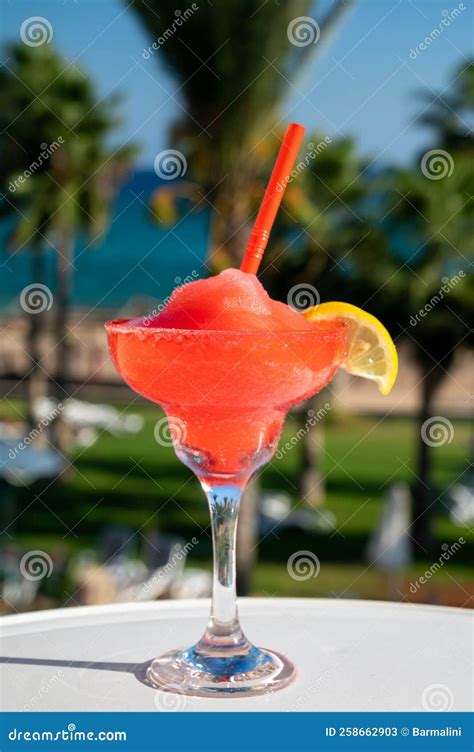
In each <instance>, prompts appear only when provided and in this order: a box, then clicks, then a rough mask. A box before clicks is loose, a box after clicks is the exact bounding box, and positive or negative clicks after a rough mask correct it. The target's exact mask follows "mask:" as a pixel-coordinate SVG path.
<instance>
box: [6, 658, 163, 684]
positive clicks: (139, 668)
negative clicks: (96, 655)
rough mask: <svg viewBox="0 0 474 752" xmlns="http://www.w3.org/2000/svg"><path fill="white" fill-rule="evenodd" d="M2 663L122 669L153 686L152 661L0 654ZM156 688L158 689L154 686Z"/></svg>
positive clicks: (98, 669) (110, 669)
mask: <svg viewBox="0 0 474 752" xmlns="http://www.w3.org/2000/svg"><path fill="white" fill-rule="evenodd" d="M1 663H10V664H11V663H14V664H16V665H27V666H54V667H57V668H83V669H95V670H96V671H121V672H123V673H126V674H132V675H133V676H134V677H135V678H136V679H137V680H138V681H139V682H140V683H141V684H145V685H146V686H147V687H152V685H151V684H150V682H149V681H148V679H147V676H146V672H147V668H148V666H149V665H150V663H151V661H145V662H144V663H120V662H116V663H113V662H111V661H65V660H58V659H56V658H19V657H16V656H0V664H1ZM154 689H156V688H155V687H154Z"/></svg>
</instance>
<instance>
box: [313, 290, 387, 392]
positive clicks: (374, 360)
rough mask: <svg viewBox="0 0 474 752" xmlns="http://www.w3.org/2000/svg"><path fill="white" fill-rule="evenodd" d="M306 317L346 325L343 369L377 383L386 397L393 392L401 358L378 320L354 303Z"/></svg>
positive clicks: (320, 309)
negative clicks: (340, 322)
mask: <svg viewBox="0 0 474 752" xmlns="http://www.w3.org/2000/svg"><path fill="white" fill-rule="evenodd" d="M302 314H303V316H304V317H305V318H307V319H309V321H334V320H335V319H337V320H339V321H343V322H344V323H345V325H346V327H347V347H346V355H345V358H344V362H343V363H342V364H341V367H342V368H344V370H346V371H347V373H351V374H353V375H354V376H362V378H364V379H372V380H373V381H376V382H377V384H378V387H379V389H380V391H381V392H382V394H384V395H385V394H388V393H389V392H390V390H391V388H392V386H393V384H394V382H395V379H396V378H397V372H398V356H397V351H396V349H395V345H394V344H393V341H392V338H391V336H390V334H389V333H388V332H387V330H386V329H385V327H384V325H383V324H381V323H380V321H379V320H378V319H376V318H375V316H372V315H371V314H370V313H367V312H366V311H363V310H362V308H357V306H353V305H351V304H350V303H320V305H317V306H312V307H311V308H307V309H306V310H305V311H302Z"/></svg>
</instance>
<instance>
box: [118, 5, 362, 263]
mask: <svg viewBox="0 0 474 752" xmlns="http://www.w3.org/2000/svg"><path fill="white" fill-rule="evenodd" d="M351 3H352V0H349V2H347V0H346V1H345V2H343V1H342V0H340V1H339V0H338V2H335V3H333V4H332V7H331V10H330V11H328V13H327V15H325V16H324V17H323V18H321V12H320V11H318V12H317V8H315V7H314V6H315V3H313V2H311V0H281V1H280V2H275V0H270V2H268V3H261V2H259V0H246V1H245V2H244V3H242V2H241V1H240V0H229V1H228V2H226V3H225V7H224V6H223V5H222V4H221V5H219V4H217V3H210V4H207V5H206V4H202V5H199V8H198V9H197V10H196V11H195V12H194V13H192V15H190V16H189V17H188V18H187V19H186V20H183V22H182V23H181V24H180V26H179V27H176V23H177V19H179V14H180V11H178V10H177V8H176V6H177V4H176V2H175V0H164V1H163V0H151V2H142V0H133V3H132V8H133V10H134V11H135V12H136V14H137V15H138V17H139V18H140V20H141V21H142V23H143V24H144V26H145V27H146V29H147V31H148V32H149V33H150V35H151V37H152V38H153V39H154V40H159V41H160V42H162V44H160V45H159V50H157V51H155V52H154V53H153V54H154V55H155V56H156V57H158V58H160V59H161V60H163V59H164V60H165V61H166V63H167V65H168V66H169V68H170V70H171V72H172V75H173V76H174V78H175V79H176V81H177V84H178V89H177V90H178V92H179V98H180V100H181V102H182V109H183V115H182V116H180V117H179V118H178V120H177V121H176V123H175V124H174V126H173V129H172V141H173V145H174V146H176V147H177V148H179V149H181V151H182V152H183V153H184V155H185V156H186V159H187V164H188V176H189V177H190V179H191V180H192V181H193V182H194V185H195V187H196V194H197V195H198V197H199V200H200V201H201V202H202V201H204V202H206V201H209V202H210V203H211V204H212V205H213V207H214V210H215V211H214V212H213V213H212V220H211V221H212V228H211V235H210V247H209V258H210V265H211V267H213V268H214V269H221V268H223V267H225V266H228V265H229V264H234V265H235V264H236V263H239V262H240V260H241V258H242V253H243V249H244V247H245V243H246V239H247V237H248V234H249V232H250V226H251V219H252V214H253V209H254V195H255V191H256V190H257V191H258V192H259V195H260V196H261V193H262V191H263V188H264V182H263V179H264V176H263V172H262V168H263V167H265V166H266V163H267V160H268V156H269V143H268V140H267V142H266V143H265V140H264V141H263V142H262V139H263V138H264V136H266V135H267V134H268V133H270V132H271V131H272V130H274V128H275V125H276V124H278V122H279V109H280V106H281V102H282V99H283V97H284V96H285V95H286V94H287V93H288V92H289V91H290V82H292V81H294V79H295V76H296V75H297V73H299V72H300V71H301V70H302V69H303V67H304V65H305V64H306V63H307V61H308V60H309V58H310V56H311V55H313V54H317V53H318V52H319V51H320V49H321V46H322V44H323V43H324V41H325V40H326V39H327V37H328V36H329V34H330V32H331V30H332V29H333V28H334V26H335V24H336V22H337V21H339V19H340V18H341V16H342V15H343V14H344V13H345V12H346V11H347V9H348V8H349V6H350V5H351ZM311 9H313V16H314V20H312V19H311V18H310V20H309V21H306V22H304V21H303V20H302V21H300V22H299V26H298V24H297V23H295V22H298V19H299V18H300V17H308V13H310V11H311ZM292 23H293V26H292V25H291V24H292ZM298 34H301V35H305V34H306V35H307V36H303V37H301V39H303V41H305V40H306V41H308V42H309V43H308V44H304V45H302V46H297V45H295V44H292V42H291V39H293V40H294V39H295V38H296V41H299V39H300V38H299V37H298ZM295 35H296V36H295ZM316 40H318V41H316ZM312 42H314V43H312ZM147 65H150V62H149V61H147ZM270 154H272V155H274V154H275V144H274V143H273V144H270ZM203 196H205V197H206V199H205V200H204V199H203Z"/></svg>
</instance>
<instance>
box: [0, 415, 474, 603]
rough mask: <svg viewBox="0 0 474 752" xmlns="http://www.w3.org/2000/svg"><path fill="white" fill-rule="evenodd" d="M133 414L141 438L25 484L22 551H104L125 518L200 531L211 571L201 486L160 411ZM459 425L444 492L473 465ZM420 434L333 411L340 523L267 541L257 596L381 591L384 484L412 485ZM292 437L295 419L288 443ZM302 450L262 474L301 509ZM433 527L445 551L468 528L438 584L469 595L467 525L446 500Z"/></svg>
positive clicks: (439, 451) (330, 463) (437, 457)
mask: <svg viewBox="0 0 474 752" xmlns="http://www.w3.org/2000/svg"><path fill="white" fill-rule="evenodd" d="M7 410H8V411H9V416H8V417H12V411H11V408H10V407H8V406H7V407H6V408H4V410H3V413H2V415H0V417H5V416H6V411H7ZM133 411H134V412H136V411H140V412H141V413H142V414H143V415H144V416H145V421H146V422H145V427H144V428H143V430H142V431H141V432H140V433H139V434H138V435H135V436H132V437H130V436H128V437H123V438H117V437H113V436H110V435H108V434H104V435H102V436H101V437H100V438H99V440H98V441H97V442H96V443H95V444H94V445H93V446H91V447H89V448H87V449H80V450H79V451H78V452H77V453H76V455H77V456H76V460H75V468H76V472H75V473H71V474H70V476H69V477H67V478H66V479H65V480H64V479H62V480H59V481H56V482H54V483H52V484H50V483H46V482H45V483H37V484H36V485H35V487H34V488H30V489H18V490H17V492H16V495H17V501H16V503H17V511H18V513H20V512H21V514H19V517H18V520H17V522H16V524H15V527H14V536H15V540H16V541H17V542H18V543H19V544H20V545H21V546H24V547H25V548H40V549H43V550H45V551H54V550H55V549H57V548H64V547H67V548H68V549H69V550H70V551H77V550H80V549H82V548H84V547H96V546H97V542H98V540H99V539H100V535H101V532H102V530H103V528H104V526H106V525H109V524H111V523H124V524H126V525H129V526H131V527H132V528H133V530H136V531H139V532H140V533H142V534H144V535H146V533H147V531H150V530H161V531H163V532H169V533H175V534H178V535H179V536H181V537H182V538H184V539H186V540H189V539H191V538H192V537H193V536H196V537H197V538H198V539H199V544H198V545H197V546H195V547H194V548H193V550H192V551H191V553H190V561H191V562H192V563H193V564H194V565H197V566H208V564H209V561H210V554H211V548H210V539H209V523H208V512H207V508H206V506H205V502H204V499H203V496H202V492H201V491H200V489H199V487H198V483H197V481H196V480H195V479H194V478H193V476H192V475H191V473H190V472H189V471H188V470H187V469H186V468H185V467H183V466H182V465H181V464H180V463H179V462H178V460H177V459H176V457H175V455H174V453H173V451H172V449H170V448H166V447H162V446H160V445H158V444H157V443H156V441H155V440H154V437H153V427H154V424H155V422H156V420H157V419H159V418H160V417H161V416H162V413H161V412H160V411H159V410H158V409H157V408H154V407H150V406H142V405H140V406H139V407H136V406H135V407H133ZM453 424H454V428H455V431H454V438H453V441H452V442H451V443H450V444H446V445H444V446H441V447H439V448H434V449H433V455H434V463H435V473H434V478H435V483H436V486H437V488H438V489H439V490H440V491H442V490H443V489H444V488H446V487H447V486H449V484H451V483H452V482H453V481H454V480H455V479H456V478H457V477H458V476H459V475H460V474H461V473H462V472H463V470H464V468H465V466H466V464H467V460H466V457H467V449H468V438H469V437H468V425H467V423H465V422H463V421H454V422H453ZM414 430H415V427H414V423H413V421H412V420H409V419H404V418H390V419H386V420H379V419H378V418H374V417H370V418H369V417H359V418H355V417H354V416H343V415H338V416H335V417H334V416H332V415H331V420H330V421H328V422H327V432H326V456H325V467H324V472H325V473H326V476H327V508H328V509H330V510H332V511H333V512H334V514H335V515H336V517H337V529H336V531H335V532H333V533H331V534H310V533H305V532H301V531H297V530H288V531H284V532H281V533H280V532H279V533H278V534H275V533H273V534H270V535H269V536H267V537H266V538H265V539H264V540H263V541H261V543H260V547H259V564H258V566H257V567H256V570H255V573H254V591H255V593H266V594H268V595H330V594H338V595H345V596H347V597H351V596H353V597H366V598H371V597H383V596H384V594H385V593H386V583H385V582H384V579H383V576H382V574H380V573H378V572H376V571H375V570H374V569H373V568H372V569H370V570H369V571H366V566H367V565H366V563H365V555H364V551H365V547H366V545H367V540H368V537H369V535H370V533H371V531H372V530H373V527H374V524H375V523H376V521H377V518H378V516H379V513H380V501H381V498H382V495H383V493H384V489H385V488H386V487H387V485H388V484H389V483H391V482H393V481H394V480H404V481H407V482H409V483H410V482H412V480H413V475H412V472H411V467H412V466H413V460H414V456H415V451H416V443H415V435H414ZM293 433H294V424H293V421H292V420H291V419H290V420H289V421H288V423H287V427H286V429H285V437H284V439H285V440H287V439H289V438H290V437H291V436H292V435H293ZM300 449H301V447H300V446H296V447H295V448H293V449H292V450H291V451H290V452H289V453H288V454H287V455H286V456H285V457H284V458H283V459H281V460H274V461H273V463H272V464H270V465H269V466H268V467H267V468H266V469H265V470H264V471H263V472H262V474H261V483H262V486H263V487H264V488H267V489H279V490H285V491H286V492H287V493H289V494H290V495H291V496H292V497H293V502H294V504H298V503H299V501H298V495H297V492H296V490H295V489H296V487H297V477H298V468H299V462H300ZM436 531H437V535H438V537H439V546H441V544H442V543H448V544H449V543H450V542H452V541H455V540H457V539H458V538H459V536H460V535H462V536H464V538H465V539H466V540H468V543H467V544H466V545H464V546H463V547H462V549H461V550H460V551H459V552H458V553H457V554H456V555H455V557H453V559H452V560H451V561H450V562H449V564H447V565H446V566H444V567H443V568H442V569H441V570H440V571H439V572H437V574H436V577H435V581H436V584H441V585H442V584H443V583H445V584H446V588H457V589H458V590H459V588H461V589H464V588H465V590H466V591H467V592H469V589H470V590H471V592H472V580H473V579H474V574H473V570H472V561H473V552H474V535H473V534H472V533H470V531H469V530H468V529H467V528H458V527H455V526H454V525H453V524H451V523H450V521H449V518H448V517H447V516H446V512H445V509H444V508H443V505H442V504H441V503H440V504H439V505H438V509H437V520H436ZM11 532H12V530H10V533H11ZM136 541H137V553H139V550H140V543H141V542H142V537H141V535H138V536H136ZM303 549H308V550H311V551H313V552H314V553H315V554H316V555H317V556H318V557H319V559H320V561H321V571H320V574H319V576H318V577H317V578H311V579H310V580H306V581H300V582H295V581H294V580H293V579H291V578H290V577H289V575H288V573H287V569H286V562H287V559H288V557H289V556H290V555H291V554H292V553H294V552H295V551H299V550H303ZM439 553H441V550H440V549H439V550H437V552H434V553H433V554H432V555H430V556H428V557H427V559H426V561H424V562H417V563H416V564H414V565H413V566H412V567H411V568H410V570H409V571H408V572H407V573H406V575H405V577H404V580H405V587H403V585H401V586H400V587H401V588H402V590H403V591H404V592H405V590H406V583H407V582H409V581H410V580H411V579H413V578H416V577H417V576H418V575H419V574H420V573H421V572H423V571H424V570H426V568H427V566H429V565H430V564H431V563H432V562H433V560H434V559H436V558H437V557H438V556H439ZM402 579H403V578H402ZM432 582H433V580H432ZM394 586H395V587H398V585H397V583H395V584H394V583H392V587H394ZM430 587H431V586H430ZM427 588H428V586H426V588H425V594H426V593H428V590H427ZM458 595H459V593H458ZM467 597H468V596H466V599H467Z"/></svg>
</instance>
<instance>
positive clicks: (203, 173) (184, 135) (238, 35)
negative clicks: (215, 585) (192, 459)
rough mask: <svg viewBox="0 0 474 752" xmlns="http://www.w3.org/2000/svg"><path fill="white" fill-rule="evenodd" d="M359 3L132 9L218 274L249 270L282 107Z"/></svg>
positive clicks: (293, 1) (242, 556)
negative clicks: (146, 37)
mask: <svg viewBox="0 0 474 752" xmlns="http://www.w3.org/2000/svg"><path fill="white" fill-rule="evenodd" d="M352 1H353V0H345V1H344V0H336V2H334V3H333V4H332V5H331V8H330V10H329V11H328V12H327V14H326V15H322V14H321V11H320V10H319V8H318V7H317V6H316V4H315V3H314V2H311V0H279V1H278V2H277V1H276V0H270V1H269V2H267V3H262V2H260V0H244V2H242V0H227V2H226V3H225V4H223V3H221V4H218V3H208V4H199V5H197V4H196V9H194V4H192V5H191V9H192V10H193V11H194V12H193V13H190V12H189V9H188V11H187V12H186V14H184V13H181V10H178V9H177V3H176V1H175V0H146V1H145V0H132V8H133V10H134V12H135V13H136V14H137V16H138V17H139V19H140V21H141V22H142V23H143V25H144V26H145V28H146V30H147V31H148V32H149V34H150V37H151V39H152V40H153V41H154V43H155V48H153V46H151V47H150V48H149V50H148V51H145V58H146V57H147V56H148V58H150V57H152V56H153V55H156V56H157V57H158V56H160V58H161V60H163V59H164V60H165V62H166V63H167V65H168V67H169V68H170V70H171V73H172V75H173V76H174V78H175V79H176V81H177V84H178V88H177V91H178V95H179V98H180V100H181V103H182V105H181V106H182V109H183V115H182V117H180V118H179V119H178V120H177V122H176V123H175V124H174V126H173V128H172V134H171V136H172V142H173V146H174V147H176V148H177V149H180V150H181V151H182V153H183V154H184V155H185V157H186V160H187V165H188V174H187V178H188V179H189V182H188V185H187V186H186V194H187V195H188V196H191V197H193V198H194V200H195V201H196V203H197V204H200V205H204V206H206V205H207V204H208V203H210V204H211V205H212V208H213V211H212V213H211V231H210V238H209V252H208V263H209V268H210V269H213V270H214V271H220V270H222V269H223V268H225V267H227V266H229V265H238V264H239V263H240V261H241V258H242V254H243V251H244V248H245V245H246V241H247V239H248V236H249V234H250V229H251V224H252V218H253V216H254V213H255V211H256V208H257V201H258V200H261V197H262V195H263V191H264V186H265V179H266V178H267V177H268V170H267V167H268V162H269V158H270V157H274V155H275V153H276V151H277V147H278V142H277V141H276V139H274V140H273V143H272V141H271V140H269V139H268V138H267V136H268V134H269V133H271V132H272V131H274V129H275V126H277V125H278V123H279V110H280V106H281V103H282V99H283V97H284V96H285V95H286V94H287V93H288V91H289V90H290V82H291V81H293V80H294V79H295V76H296V75H297V73H298V72H300V71H301V70H302V69H303V67H304V66H305V64H306V63H307V61H308V60H309V58H310V56H311V55H313V54H317V53H318V52H319V51H320V50H321V47H322V43H324V42H325V40H327V38H328V36H329V35H330V33H331V31H332V30H333V29H334V27H335V26H336V24H337V23H338V22H339V20H340V19H341V17H342V16H343V15H344V13H345V12H346V11H347V9H348V8H349V7H350V5H351V4H352ZM310 12H311V13H312V16H313V18H311V17H310V18H309V19H308V15H309V13H310ZM185 15H186V17H185V18H184V16H185ZM302 17H306V20H304V19H303V18H302ZM295 40H296V42H297V43H296V44H295ZM301 42H303V43H302V44H301ZM306 42H307V43H306ZM146 64H147V65H149V64H150V61H149V59H147V60H146ZM182 190H183V187H181V188H178V192H180V191H182ZM171 193H172V191H170V187H169V186H166V187H165V188H164V189H159V190H158V191H157V193H156V195H155V196H154V198H153V200H152V205H153V208H154V210H155V212H156V213H157V214H158V215H159V216H162V215H163V209H165V210H166V213H167V215H168V216H170V215H171V216H172V215H173V211H172V210H170V196H171ZM256 503H257V487H256V484H255V483H254V485H253V486H251V487H250V488H249V490H248V491H247V493H246V496H245V503H244V504H243V506H242V511H241V514H240V522H239V544H238V552H239V560H238V570H239V577H238V589H239V591H240V592H241V593H245V592H247V591H248V586H249V576H250V570H251V566H252V563H253V560H254V558H255V529H256Z"/></svg>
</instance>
